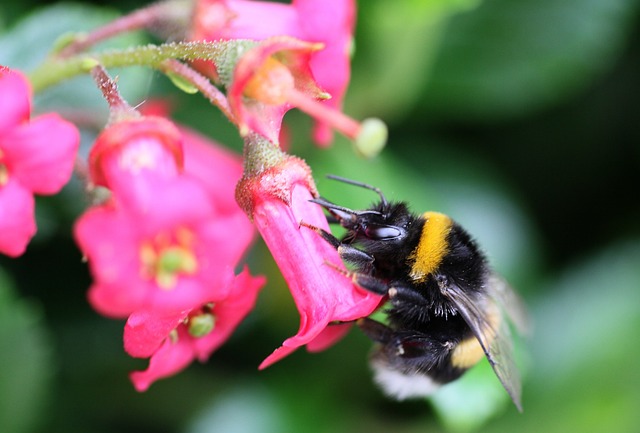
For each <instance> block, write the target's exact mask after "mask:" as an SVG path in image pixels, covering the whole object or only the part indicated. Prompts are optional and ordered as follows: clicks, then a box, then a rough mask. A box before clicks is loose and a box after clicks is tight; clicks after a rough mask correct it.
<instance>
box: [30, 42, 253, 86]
mask: <svg viewBox="0 0 640 433" xmlns="http://www.w3.org/2000/svg"><path fill="white" fill-rule="evenodd" d="M254 44H255V43H254V42H252V41H237V40H236V41H219V42H177V43H169V44H162V45H151V44H150V45H145V46H140V47H133V48H128V49H125V50H111V51H103V52H100V53H90V54H89V53H88V54H79V55H76V56H72V57H69V58H57V57H51V58H49V60H47V61H45V62H44V63H43V64H42V65H41V66H40V67H39V68H37V69H36V70H34V71H33V72H32V73H31V74H30V76H29V80H30V81H31V85H32V87H33V91H34V92H39V91H42V90H44V89H46V88H47V87H50V86H53V85H55V84H58V83H60V82H61V81H64V80H67V79H69V78H72V77H75V76H77V75H81V74H87V73H89V72H90V71H91V69H92V68H93V67H94V66H96V64H101V65H102V66H104V67H105V68H115V67H126V66H149V67H152V68H156V69H159V68H160V67H161V63H162V62H163V61H165V60H167V59H181V60H198V59H201V60H209V61H212V62H213V63H214V64H216V66H220V65H224V64H227V63H228V62H229V61H235V59H237V58H238V57H239V56H241V55H242V54H243V53H244V52H246V50H247V49H249V48H250V47H251V46H253V45H254Z"/></svg>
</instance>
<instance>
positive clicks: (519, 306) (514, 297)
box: [487, 273, 531, 336]
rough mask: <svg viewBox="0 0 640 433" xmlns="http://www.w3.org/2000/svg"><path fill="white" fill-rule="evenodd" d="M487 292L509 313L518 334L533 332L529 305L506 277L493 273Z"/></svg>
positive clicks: (508, 315) (524, 334)
mask: <svg viewBox="0 0 640 433" xmlns="http://www.w3.org/2000/svg"><path fill="white" fill-rule="evenodd" d="M487 292H488V293H489V295H490V296H492V297H493V298H494V299H495V301H496V302H497V303H498V305H499V306H500V307H501V308H502V309H503V310H504V312H505V313H507V317H508V318H509V321H511V323H513V324H514V325H515V327H516V330H517V331H518V334H520V335H523V336H526V335H530V334H531V319H530V317H529V313H528V312H527V307H526V306H525V305H524V302H523V301H522V299H521V298H520V296H519V295H518V294H517V293H516V292H515V291H514V290H513V289H512V288H511V286H510V285H509V283H507V282H506V280H505V279H504V278H502V277H501V276H500V275H498V274H496V273H493V274H492V275H491V276H490V277H489V280H488V284H487Z"/></svg>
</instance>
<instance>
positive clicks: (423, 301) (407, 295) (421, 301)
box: [389, 283, 431, 308]
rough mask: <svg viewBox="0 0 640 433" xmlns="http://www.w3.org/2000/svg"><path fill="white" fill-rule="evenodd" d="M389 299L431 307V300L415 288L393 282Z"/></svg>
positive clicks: (395, 301) (393, 301)
mask: <svg viewBox="0 0 640 433" xmlns="http://www.w3.org/2000/svg"><path fill="white" fill-rule="evenodd" d="M389 299H390V300H391V302H392V303H394V304H395V303H398V302H400V303H405V304H408V305H415V306H416V307H423V306H424V307H425V308H429V307H431V302H430V301H429V300H428V299H427V298H425V297H424V296H423V295H422V294H421V293H420V292H418V291H417V290H415V289H414V288H412V287H406V286H403V285H395V284H393V283H392V284H391V286H390V288H389Z"/></svg>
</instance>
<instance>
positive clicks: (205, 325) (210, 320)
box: [124, 268, 265, 391]
mask: <svg viewBox="0 0 640 433" xmlns="http://www.w3.org/2000/svg"><path fill="white" fill-rule="evenodd" d="M231 276H232V275H231ZM227 280H228V283H227V284H228V285H229V286H230V287H229V288H228V289H225V290H224V291H225V292H227V293H228V295H227V297H225V298H224V299H220V300H217V301H215V302H213V301H212V302H208V303H206V304H203V305H202V306H201V307H199V308H197V309H191V310H187V311H182V312H179V313H176V314H173V315H167V316H159V315H158V314H156V313H155V312H149V311H140V312H136V313H134V314H132V315H131V316H130V317H129V320H127V324H126V326H125V330H124V347H125V350H126V351H127V353H129V354H130V355H131V356H134V357H138V358H150V360H149V367H148V368H147V369H146V370H145V371H136V372H133V373H131V376H130V377H131V380H132V381H133V384H134V386H135V387H136V389H137V390H138V391H145V390H146V389H147V388H149V386H150V385H151V384H152V383H153V382H154V381H156V380H158V379H161V378H164V377H167V376H171V375H173V374H175V373H177V372H179V371H181V370H183V369H184V368H186V367H187V366H188V365H189V364H190V363H191V362H192V361H193V360H194V359H197V360H198V361H200V362H204V361H206V360H207V359H208V358H209V357H210V356H211V354H212V353H213V352H214V351H215V350H216V349H217V348H218V347H220V346H221V345H222V344H223V343H224V342H225V341H226V340H227V339H228V338H229V336H230V335H231V333H232V332H233V331H234V330H235V328H236V327H237V326H238V325H239V324H240V322H241V321H242V320H243V319H244V318H245V316H246V315H247V314H248V313H249V312H250V311H251V310H252V309H253V307H254V305H255V302H256V299H257V296H258V292H259V290H260V288H261V287H262V286H263V285H264V282H265V279H264V277H252V276H251V275H250V274H249V272H248V270H247V269H246V268H245V269H244V270H243V271H242V272H241V273H240V274H239V275H237V276H236V277H235V278H233V279H228V278H227Z"/></svg>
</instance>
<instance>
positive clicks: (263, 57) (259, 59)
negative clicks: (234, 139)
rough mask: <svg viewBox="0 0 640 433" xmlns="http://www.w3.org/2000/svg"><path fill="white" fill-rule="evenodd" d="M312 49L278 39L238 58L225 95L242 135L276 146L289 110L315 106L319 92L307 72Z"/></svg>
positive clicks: (302, 44)
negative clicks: (251, 133)
mask: <svg viewBox="0 0 640 433" xmlns="http://www.w3.org/2000/svg"><path fill="white" fill-rule="evenodd" d="M314 49H316V47H314V46H313V45H312V44H309V43H306V42H302V41H299V40H297V39H293V38H288V37H278V38H271V39H268V40H266V41H265V42H263V43H262V44H260V45H258V46H256V47H255V48H252V49H251V50H249V51H248V52H247V53H246V54H244V55H243V56H242V57H241V58H240V60H239V61H238V63H237V64H236V67H235V69H234V72H233V77H232V82H231V84H230V86H229V89H228V92H227V93H228V99H229V106H230V108H231V111H232V113H233V114H234V115H235V117H236V120H237V122H238V125H239V127H240V133H241V134H242V135H243V136H244V135H247V133H248V132H249V130H251V131H254V132H257V133H258V134H260V135H262V136H264V137H266V138H268V139H269V140H270V141H272V142H274V143H277V142H278V138H279V135H280V127H281V124H282V118H283V116H284V114H285V113H286V112H287V111H288V110H289V109H290V108H291V107H293V106H296V105H297V106H307V105H309V104H311V105H313V104H317V102H316V101H315V98H320V97H322V95H323V92H322V91H321V90H320V89H319V88H318V87H317V85H316V83H315V81H314V80H313V77H312V76H311V71H310V69H309V59H310V53H311V52H312V51H313V50H314ZM247 97H248V98H247Z"/></svg>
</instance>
